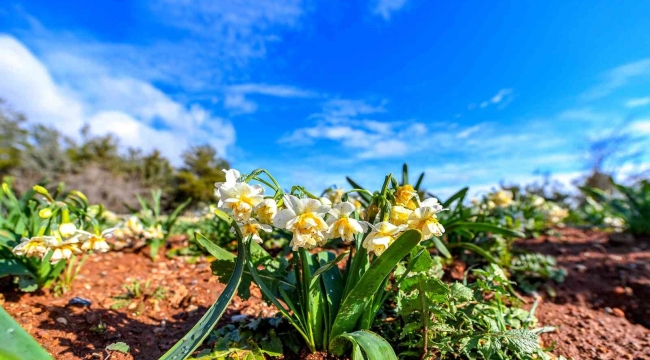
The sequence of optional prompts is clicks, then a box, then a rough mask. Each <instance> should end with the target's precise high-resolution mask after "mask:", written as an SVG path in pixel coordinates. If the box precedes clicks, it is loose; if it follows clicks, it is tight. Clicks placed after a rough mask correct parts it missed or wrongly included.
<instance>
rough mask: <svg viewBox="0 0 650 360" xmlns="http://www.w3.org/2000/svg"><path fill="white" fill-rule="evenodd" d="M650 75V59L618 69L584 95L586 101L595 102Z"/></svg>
mask: <svg viewBox="0 0 650 360" xmlns="http://www.w3.org/2000/svg"><path fill="white" fill-rule="evenodd" d="M648 75H650V58H647V59H643V60H639V61H636V62H633V63H629V64H625V65H621V66H619V67H616V68H614V69H612V70H610V71H608V72H607V73H605V75H604V76H603V78H604V79H603V81H602V82H601V83H600V84H598V85H596V86H595V87H593V88H591V89H590V90H588V91H587V92H585V93H583V94H582V96H581V97H582V98H583V99H585V100H595V99H599V98H602V97H605V96H607V95H609V94H611V93H612V92H613V91H614V90H616V89H619V88H621V87H623V86H625V85H627V84H628V83H629V82H630V81H631V80H633V79H635V78H639V77H643V76H648Z"/></svg>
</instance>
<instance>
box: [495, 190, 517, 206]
mask: <svg viewBox="0 0 650 360" xmlns="http://www.w3.org/2000/svg"><path fill="white" fill-rule="evenodd" d="M513 197H514V195H513V194H512V191H509V190H499V191H497V192H495V193H494V194H492V195H491V196H490V200H491V201H492V203H493V204H494V205H495V206H498V207H506V206H508V205H510V204H511V203H512V198H513Z"/></svg>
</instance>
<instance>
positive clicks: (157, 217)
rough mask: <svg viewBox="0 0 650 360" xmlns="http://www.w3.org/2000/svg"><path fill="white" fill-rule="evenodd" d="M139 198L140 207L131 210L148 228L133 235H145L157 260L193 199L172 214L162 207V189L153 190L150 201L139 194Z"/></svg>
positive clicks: (151, 253)
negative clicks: (164, 210)
mask: <svg viewBox="0 0 650 360" xmlns="http://www.w3.org/2000/svg"><path fill="white" fill-rule="evenodd" d="M137 198H138V202H139V203H140V209H139V210H137V209H133V208H131V212H132V213H133V215H135V216H137V218H138V219H139V220H140V222H141V223H142V224H143V225H144V226H145V227H146V228H147V230H146V231H145V232H143V233H142V234H133V235H136V236H144V238H145V241H146V244H147V245H148V246H149V250H150V256H151V258H152V259H153V260H154V261H155V260H156V259H157V258H158V252H159V250H160V248H161V247H162V246H163V245H164V244H165V242H166V241H167V239H168V238H169V235H171V233H172V230H173V228H174V225H175V224H176V221H177V220H178V217H179V216H180V214H181V212H182V211H183V209H185V207H187V205H189V204H190V202H191V201H192V199H191V198H190V199H187V200H185V201H184V202H183V203H181V204H180V205H178V206H177V207H176V208H175V209H174V210H173V211H172V212H171V214H169V215H163V214H162V208H161V199H162V190H160V189H156V190H151V201H150V202H149V201H147V200H145V199H144V198H143V197H141V196H140V195H137ZM150 234H151V235H150Z"/></svg>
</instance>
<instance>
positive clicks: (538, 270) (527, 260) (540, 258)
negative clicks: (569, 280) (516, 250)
mask: <svg viewBox="0 0 650 360" xmlns="http://www.w3.org/2000/svg"><path fill="white" fill-rule="evenodd" d="M509 270H510V274H511V276H512V278H513V279H514V281H515V282H516V283H517V286H518V287H519V288H520V289H522V290H523V291H525V292H526V293H532V292H533V291H535V290H537V289H538V288H539V287H540V286H541V285H544V284H546V283H547V282H548V281H549V280H552V281H554V282H555V283H561V282H563V281H564V278H565V277H566V276H567V271H566V270H565V269H562V268H558V267H557V263H556V261H555V258H554V257H552V256H550V255H543V254H521V255H518V256H515V257H514V258H513V259H512V262H511V263H510V269H509Z"/></svg>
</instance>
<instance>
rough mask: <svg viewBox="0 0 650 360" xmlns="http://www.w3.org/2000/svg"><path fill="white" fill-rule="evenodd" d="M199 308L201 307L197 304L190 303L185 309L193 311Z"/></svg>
mask: <svg viewBox="0 0 650 360" xmlns="http://www.w3.org/2000/svg"><path fill="white" fill-rule="evenodd" d="M198 309H199V307H198V306H196V305H190V306H188V307H186V308H185V311H187V312H192V311H195V310H198Z"/></svg>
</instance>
